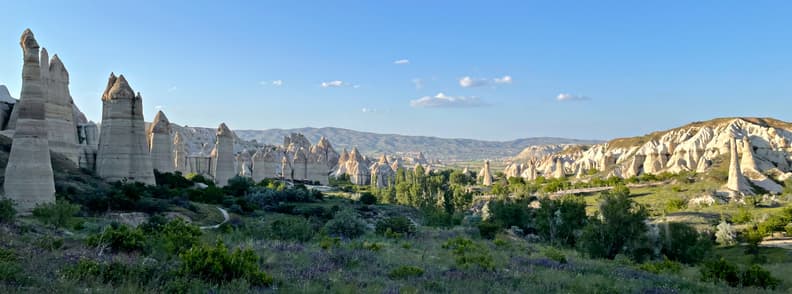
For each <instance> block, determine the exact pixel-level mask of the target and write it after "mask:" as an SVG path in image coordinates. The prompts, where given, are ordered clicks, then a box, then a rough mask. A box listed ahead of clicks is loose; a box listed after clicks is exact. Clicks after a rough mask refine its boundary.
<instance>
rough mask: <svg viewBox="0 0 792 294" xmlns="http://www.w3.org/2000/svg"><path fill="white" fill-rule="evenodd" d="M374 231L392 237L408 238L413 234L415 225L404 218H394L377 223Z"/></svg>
mask: <svg viewBox="0 0 792 294" xmlns="http://www.w3.org/2000/svg"><path fill="white" fill-rule="evenodd" d="M375 231H376V232H377V234H383V235H385V234H387V235H389V236H393V237H398V236H405V235H406V236H410V235H412V234H415V225H414V224H413V223H412V221H411V220H410V219H409V218H407V217H405V216H395V217H389V218H386V219H384V220H381V221H378V222H377V225H376V229H375Z"/></svg>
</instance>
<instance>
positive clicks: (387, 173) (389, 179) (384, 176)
mask: <svg viewBox="0 0 792 294" xmlns="http://www.w3.org/2000/svg"><path fill="white" fill-rule="evenodd" d="M395 178H396V173H395V172H394V170H393V168H391V165H390V163H389V162H388V158H387V157H385V154H383V155H382V157H380V159H379V161H378V162H377V163H375V164H373V165H372V166H371V184H372V185H374V186H376V187H377V188H385V187H388V186H390V185H391V183H393V181H394V180H395Z"/></svg>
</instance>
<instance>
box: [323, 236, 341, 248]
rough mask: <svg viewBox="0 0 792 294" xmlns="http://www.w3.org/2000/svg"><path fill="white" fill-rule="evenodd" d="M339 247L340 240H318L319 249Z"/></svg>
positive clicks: (331, 238)
mask: <svg viewBox="0 0 792 294" xmlns="http://www.w3.org/2000/svg"><path fill="white" fill-rule="evenodd" d="M340 245H341V239H340V238H334V237H324V238H322V240H319V247H321V248H322V249H324V250H328V249H331V248H335V247H338V246H340Z"/></svg>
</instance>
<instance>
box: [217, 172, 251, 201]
mask: <svg viewBox="0 0 792 294" xmlns="http://www.w3.org/2000/svg"><path fill="white" fill-rule="evenodd" d="M255 185H256V183H255V182H253V179H251V178H248V177H241V176H234V177H233V178H230V179H228V185H225V187H223V190H225V191H226V192H227V193H228V194H230V195H234V196H237V197H241V196H245V194H247V192H248V190H250V188H251V187H253V186H255Z"/></svg>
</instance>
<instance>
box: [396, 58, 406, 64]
mask: <svg viewBox="0 0 792 294" xmlns="http://www.w3.org/2000/svg"><path fill="white" fill-rule="evenodd" d="M409 63H410V60H409V59H399V60H396V61H394V62H393V64H409Z"/></svg>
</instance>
